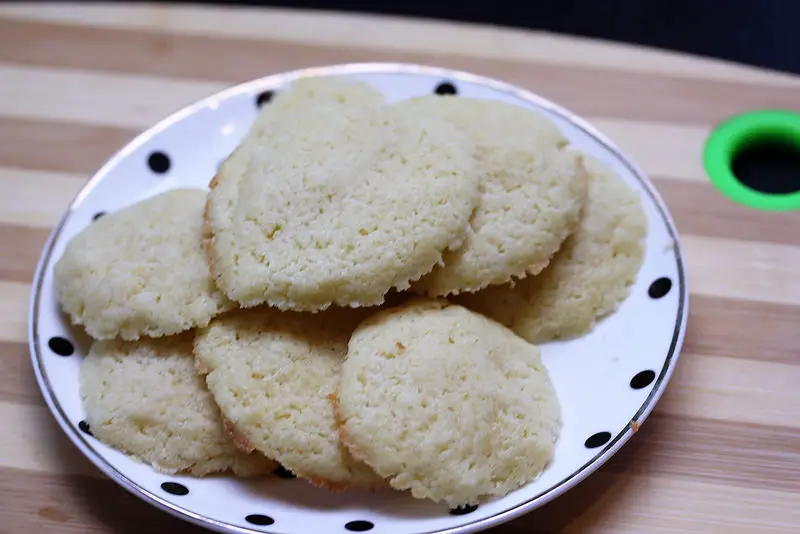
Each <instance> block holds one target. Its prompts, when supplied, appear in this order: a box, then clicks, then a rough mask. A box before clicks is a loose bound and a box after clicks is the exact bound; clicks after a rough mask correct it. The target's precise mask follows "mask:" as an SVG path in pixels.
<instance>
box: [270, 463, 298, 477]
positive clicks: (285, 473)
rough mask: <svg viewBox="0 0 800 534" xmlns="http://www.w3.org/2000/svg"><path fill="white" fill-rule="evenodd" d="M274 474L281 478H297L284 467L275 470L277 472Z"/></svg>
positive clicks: (280, 466)
mask: <svg viewBox="0 0 800 534" xmlns="http://www.w3.org/2000/svg"><path fill="white" fill-rule="evenodd" d="M272 474H274V475H275V476H276V477H280V478H295V474H294V473H292V472H291V471H289V470H288V469H286V468H285V467H283V466H282V465H279V466H278V467H277V468H275V471H273V472H272Z"/></svg>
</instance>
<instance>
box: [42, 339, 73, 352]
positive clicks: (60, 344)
mask: <svg viewBox="0 0 800 534" xmlns="http://www.w3.org/2000/svg"><path fill="white" fill-rule="evenodd" d="M47 346H48V347H50V350H52V351H53V352H55V353H56V354H58V355H59V356H72V355H73V353H74V352H75V347H73V346H72V342H71V341H70V340H69V339H64V338H63V337H58V336H55V337H51V338H50V341H48V342H47Z"/></svg>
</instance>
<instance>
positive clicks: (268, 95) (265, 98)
mask: <svg viewBox="0 0 800 534" xmlns="http://www.w3.org/2000/svg"><path fill="white" fill-rule="evenodd" d="M274 96H275V91H264V92H263V93H259V95H258V96H257V97H256V105H257V106H258V107H261V106H263V105H264V104H268V103H269V101H270V100H272V97H274Z"/></svg>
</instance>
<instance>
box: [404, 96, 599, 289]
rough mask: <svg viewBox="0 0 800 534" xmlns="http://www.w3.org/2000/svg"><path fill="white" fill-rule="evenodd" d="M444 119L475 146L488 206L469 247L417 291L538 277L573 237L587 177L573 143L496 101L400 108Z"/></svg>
mask: <svg viewBox="0 0 800 534" xmlns="http://www.w3.org/2000/svg"><path fill="white" fill-rule="evenodd" d="M396 106H397V107H398V108H400V109H402V110H404V111H405V112H409V113H421V112H424V113H425V114H426V115H431V116H438V117H441V118H443V119H445V120H447V121H448V122H450V123H451V124H453V125H455V126H456V127H457V128H458V129H459V130H461V131H462V132H464V133H465V134H466V138H467V140H468V142H469V143H471V144H472V145H473V146H474V153H475V163H476V166H475V171H476V172H477V173H478V175H479V176H478V177H479V180H480V184H481V203H480V205H479V206H478V209H477V210H476V212H475V214H474V216H473V218H472V220H471V221H470V226H471V231H470V232H469V233H468V234H467V238H466V240H465V241H464V244H463V245H462V246H461V247H460V248H459V249H458V250H455V251H449V252H447V253H445V256H444V265H442V266H438V267H436V268H435V269H434V270H433V272H432V273H430V274H428V275H426V276H424V277H423V278H422V279H421V280H420V281H419V282H417V283H415V284H414V289H415V290H416V291H418V292H421V293H424V294H427V295H429V296H446V295H450V294H457V293H462V292H474V291H477V290H479V289H482V288H484V287H487V286H490V285H498V284H503V283H505V282H509V281H511V280H512V279H519V278H524V277H525V276H528V275H535V274H537V273H538V272H539V271H541V270H542V269H544V268H545V267H546V266H547V264H548V263H549V262H550V258H551V257H552V256H553V254H555V252H556V251H557V250H558V249H559V247H560V246H561V244H562V242H563V241H564V239H566V237H567V236H568V235H569V234H570V233H572V232H573V231H574V230H575V228H576V226H577V224H578V221H579V218H580V210H581V208H582V206H583V203H584V201H585V199H586V191H587V174H586V172H585V170H584V168H583V165H582V163H581V160H580V157H579V155H578V154H577V153H575V152H571V151H570V152H568V151H565V150H563V147H564V146H565V145H566V144H567V139H566V138H565V137H564V136H563V134H562V133H561V131H560V130H559V129H558V128H557V127H556V125H555V124H554V123H553V122H552V121H551V120H550V119H548V118H546V117H545V116H544V115H542V114H540V113H539V112H537V111H534V110H531V109H527V108H523V107H520V106H515V105H512V104H507V103H505V102H502V101H497V100H481V99H474V98H464V97H440V96H435V95H431V96H424V97H417V98H412V99H410V100H406V101H403V102H400V103H398V104H396Z"/></svg>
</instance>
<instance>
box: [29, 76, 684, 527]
mask: <svg viewBox="0 0 800 534" xmlns="http://www.w3.org/2000/svg"><path fill="white" fill-rule="evenodd" d="M356 74H422V75H429V76H439V77H440V78H441V79H442V80H443V81H448V80H449V81H462V82H470V83H475V84H479V85H482V86H484V87H489V88H492V89H494V90H496V91H499V92H503V93H506V94H509V95H513V96H515V97H517V98H519V99H521V100H524V101H527V102H530V103H532V104H535V105H536V106H538V107H540V108H542V109H546V110H547V111H549V112H550V113H553V114H555V115H558V116H559V117H561V118H562V119H564V120H566V121H567V122H569V123H571V124H572V125H573V126H575V127H577V128H578V129H580V130H582V131H583V132H584V133H586V134H587V135H589V136H590V137H592V138H593V139H594V140H595V141H596V142H598V143H599V144H600V145H602V146H603V148H604V149H605V150H607V151H608V152H610V153H611V154H613V155H614V156H615V157H616V158H617V159H618V160H619V161H620V162H621V163H622V164H623V165H624V166H625V167H627V169H628V170H629V171H630V172H631V174H633V175H634V176H635V178H636V179H637V180H638V181H639V182H640V184H641V186H642V188H643V189H644V191H645V192H646V193H647V195H648V196H649V197H650V199H651V200H652V201H653V203H654V205H655V206H656V208H657V211H658V213H659V215H660V216H661V218H662V219H663V221H664V224H665V225H666V227H667V230H668V234H669V237H670V238H671V239H672V241H673V243H672V246H673V249H674V254H675V261H676V266H677V274H678V290H679V300H678V313H677V318H676V321H675V328H674V331H673V335H672V340H671V342H670V347H669V351H668V353H667V357H666V359H665V362H664V365H663V366H662V368H661V370H660V371H659V373H658V375H657V377H656V380H655V383H654V385H653V389H652V390H651V391H650V394H649V395H648V396H647V398H645V400H644V401H643V402H642V404H641V406H640V407H639V409H638V410H637V411H636V413H635V414H634V415H633V417H632V418H631V421H630V423H629V424H627V425H625V426H624V427H623V429H622V430H621V431H619V432H618V433H617V434H616V435H615V436H613V437H612V439H611V440H609V442H608V443H607V444H606V445H605V446H604V447H603V449H602V450H600V451H599V452H598V453H597V454H595V455H594V456H593V457H592V458H591V459H590V460H588V461H587V462H586V463H584V464H583V465H582V466H580V467H579V468H578V469H576V470H575V471H574V472H573V473H572V474H571V475H570V476H568V477H566V478H564V479H563V480H561V481H560V482H558V483H557V484H556V485H555V486H553V487H551V488H548V489H546V490H544V491H543V492H541V493H539V494H538V495H535V496H534V497H531V498H530V499H527V500H526V501H524V502H522V503H519V504H517V505H515V506H513V507H512V508H509V509H507V510H503V511H501V512H498V513H496V514H493V515H491V516H488V517H484V518H482V519H476V520H474V521H471V522H468V523H464V524H461V525H458V526H455V527H447V528H445V529H440V530H434V531H427V532H420V533H418V534H467V533H470V532H478V531H482V530H485V529H488V528H492V527H495V526H498V525H500V524H502V523H506V522H508V521H511V520H512V519H515V518H517V517H520V516H522V515H525V514H527V513H529V512H531V511H533V510H535V509H536V508H539V507H541V506H543V505H545V504H547V503H548V502H550V501H552V500H554V499H556V498H557V497H559V496H561V495H562V494H564V493H565V492H566V491H568V490H569V489H571V488H573V487H574V486H576V485H577V484H579V483H580V482H582V481H583V480H584V479H586V477H588V476H589V475H591V474H592V473H594V472H595V471H597V469H599V468H600V467H601V466H602V465H603V464H605V463H606V462H607V461H608V460H609V459H610V458H611V457H612V456H613V455H614V454H615V453H616V452H617V451H618V450H619V449H620V448H621V447H622V446H623V445H624V444H625V443H627V442H628V440H629V439H630V438H631V437H632V436H633V434H635V433H636V430H635V429H637V428H638V426H640V425H641V424H642V423H643V422H644V421H645V420H646V419H647V417H648V416H649V415H650V413H651V412H652V411H653V409H654V408H655V406H656V404H657V403H658V401H659V400H660V398H661V396H662V395H663V393H664V390H665V389H666V386H667V384H668V383H669V381H670V379H671V377H672V374H673V373H674V371H675V367H676V366H677V362H678V359H679V356H680V353H681V349H682V347H683V342H684V338H685V334H686V323H687V320H688V316H689V286H688V282H687V280H686V267H685V265H684V260H683V257H684V255H683V248H682V246H681V242H680V236H679V232H678V230H677V228H676V226H675V222H674V221H673V219H672V216H671V214H670V212H669V210H668V209H667V207H666V204H665V203H664V201H663V199H662V198H661V195H660V194H659V193H658V191H657V190H656V188H655V186H654V185H653V183H652V182H651V181H650V179H649V177H648V175H647V174H646V173H644V171H643V170H642V169H641V168H640V167H639V166H638V165H637V164H636V163H634V162H633V161H632V160H631V159H630V158H629V157H628V156H627V155H625V153H624V152H622V151H621V150H620V149H619V147H617V145H616V144H615V143H614V142H612V141H611V140H610V139H609V138H608V137H607V136H606V135H605V134H603V133H601V132H600V131H599V130H597V129H596V128H595V127H594V126H592V125H591V123H589V122H588V121H587V120H585V119H583V118H581V117H580V116H578V115H576V114H575V113H573V112H572V111H570V110H569V109H567V108H565V107H563V106H561V105H559V104H556V103H555V102H552V101H550V100H549V99H547V98H545V97H542V96H540V95H538V94H536V93H533V92H532V91H529V90H527V89H523V88H522V87H519V86H517V85H514V84H512V83H509V82H504V81H500V80H497V79H494V78H490V77H487V76H483V75H479V74H474V73H471V72H467V71H462V70H458V69H450V68H445V67H438V66H432V65H422V64H416V63H403V62H358V63H341V64H333V65H323V66H314V67H306V68H301V69H295V70H290V71H285V72H280V73H275V74H270V75H267V76H263V77H260V78H255V79H251V80H249V81H246V82H243V83H239V84H236V85H233V86H230V87H228V88H226V89H223V90H221V91H218V92H216V93H214V94H212V95H209V96H206V97H204V98H201V99H199V100H197V101H195V102H193V103H191V104H189V105H187V106H185V107H183V108H181V109H179V110H178V111H176V112H173V113H172V114H170V115H168V116H167V117H165V118H163V119H161V120H160V121H158V122H157V123H155V124H154V125H152V126H151V127H149V128H147V129H146V130H144V131H143V132H141V133H139V134H137V135H136V136H135V137H134V138H133V139H131V140H130V141H128V142H127V143H126V144H125V145H124V146H123V147H122V148H120V149H119V150H118V151H116V152H115V153H114V154H113V155H112V156H111V157H109V158H108V159H107V160H106V162H105V163H104V164H103V165H102V166H101V167H100V168H99V169H98V170H97V171H96V172H95V173H94V174H93V175H92V177H91V178H90V179H89V180H88V181H87V182H86V184H85V185H84V186H83V187H82V188H81V190H80V191H79V192H78V193H77V194H76V195H75V197H74V198H73V199H72V201H70V203H69V206H68V208H67V209H66V210H65V212H64V214H63V215H62V216H61V218H60V219H59V221H58V223H57V224H56V225H55V226H54V227H53V229H52V230H51V232H50V235H49V236H48V238H47V241H46V242H45V245H44V247H43V248H42V252H41V255H40V256H39V259H38V261H37V264H36V270H35V274H34V278H33V281H32V284H31V294H30V297H29V308H28V320H27V334H28V349H29V352H30V355H31V364H32V366H33V371H34V375H35V377H36V382H37V385H38V386H39V390H40V392H41V394H42V397H43V398H44V400H45V403H46V405H47V407H48V409H49V411H50V413H51V415H52V416H53V417H54V419H55V420H56V422H57V423H58V424H59V426H60V427H61V429H62V431H63V432H64V433H65V434H66V435H67V437H68V438H69V439H70V441H72V443H73V445H75V446H76V447H77V448H78V449H79V450H80V451H81V452H82V453H83V454H84V456H86V457H87V458H88V459H89V460H90V461H91V462H92V464H94V466H95V467H97V468H98V469H99V470H100V471H102V472H103V473H104V474H105V475H106V476H107V477H109V478H110V479H111V480H113V481H114V482H115V483H116V484H117V485H119V486H121V487H122V488H123V489H125V490H126V491H127V492H128V493H131V494H133V495H135V496H136V497H138V498H140V499H141V500H143V501H144V502H146V503H148V504H150V505H153V506H155V507H156V508H158V509H160V510H162V511H164V512H167V513H168V514H170V515H172V516H174V517H177V518H179V519H182V520H184V521H188V522H190V523H192V524H195V525H197V526H201V527H204V528H210V529H212V530H215V531H217V532H222V533H230V534H277V533H275V532H274V531H270V530H263V529H258V530H256V529H251V528H248V527H240V526H237V525H233V524H230V523H227V522H224V521H218V520H216V519H214V518H211V517H207V516H205V515H202V514H199V513H196V512H193V511H191V510H188V509H186V508H184V507H182V506H180V505H177V504H173V503H171V502H169V501H168V500H167V499H165V498H163V497H160V496H159V495H157V494H156V493H154V492H152V491H150V490H147V489H145V488H144V487H142V486H140V485H139V484H138V483H136V482H135V481H133V480H131V479H130V478H128V477H127V476H126V475H125V474H123V473H122V472H120V471H119V470H117V469H116V467H115V466H114V465H113V464H112V463H111V462H109V461H108V460H106V459H105V458H104V457H103V455H102V454H100V453H99V452H97V451H96V450H95V449H94V447H92V445H91V444H90V443H89V442H88V441H87V440H86V439H85V438H84V436H83V435H82V434H81V433H80V432H79V431H78V428H77V427H76V426H75V425H73V424H72V423H71V421H70V419H69V418H68V417H67V415H66V413H64V410H63V409H62V407H61V404H60V402H59V400H58V399H57V398H56V395H55V393H54V391H53V389H52V387H51V385H50V380H49V378H48V377H47V374H46V372H45V370H44V363H43V359H42V354H41V353H40V351H39V348H38V347H39V345H40V343H39V342H38V341H39V339H38V336H39V333H38V315H39V306H40V295H41V289H42V284H43V281H44V274H45V270H46V266H47V265H48V264H49V263H50V259H51V255H52V252H53V245H54V244H55V242H56V240H57V239H58V237H59V236H60V235H61V231H62V230H63V227H64V225H65V223H66V221H67V220H68V219H69V217H70V216H71V215H73V213H74V212H75V210H76V209H77V208H78V206H79V205H80V204H81V203H82V202H83V200H84V199H85V197H86V196H87V195H89V194H90V193H91V191H92V190H93V189H94V188H95V186H96V185H97V184H98V183H99V182H100V181H101V180H102V179H103V178H104V177H105V176H106V175H107V174H108V173H109V171H110V170H111V169H113V168H114V167H115V166H116V165H117V163H118V162H119V161H121V160H122V159H124V158H125V157H127V156H128V155H129V154H130V153H131V152H133V151H134V150H135V149H137V148H138V147H140V146H141V145H142V144H144V143H145V142H147V141H148V140H149V139H151V138H152V137H153V136H154V135H156V134H157V133H159V132H161V131H163V130H165V129H167V128H169V127H170V126H172V125H173V124H175V123H176V122H178V121H180V120H181V119H183V118H185V117H187V116H190V115H192V114H194V113H196V112H197V111H199V110H201V109H203V108H207V107H209V106H213V105H214V104H215V103H218V102H219V101H222V100H225V99H227V98H229V97H231V96H233V95H235V94H240V93H247V92H252V91H253V90H254V89H257V88H259V89H262V88H265V87H278V86H280V85H283V84H285V83H287V82H290V81H294V80H296V79H298V78H303V77H312V76H341V75H345V76H347V75H356Z"/></svg>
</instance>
